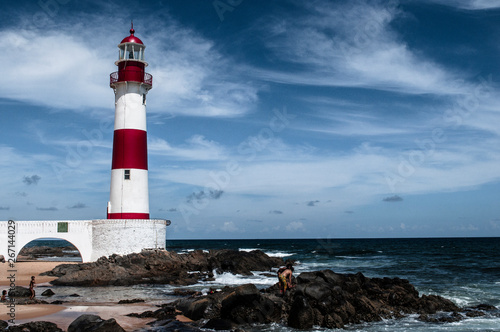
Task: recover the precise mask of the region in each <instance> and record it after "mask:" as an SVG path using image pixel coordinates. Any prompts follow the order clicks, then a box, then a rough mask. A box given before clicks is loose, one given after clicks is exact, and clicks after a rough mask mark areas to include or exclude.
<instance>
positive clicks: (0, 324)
mask: <svg viewBox="0 0 500 332" xmlns="http://www.w3.org/2000/svg"><path fill="white" fill-rule="evenodd" d="M8 326H9V323H7V322H6V321H3V320H0V331H4V330H5V329H6V328H7V327H8Z"/></svg>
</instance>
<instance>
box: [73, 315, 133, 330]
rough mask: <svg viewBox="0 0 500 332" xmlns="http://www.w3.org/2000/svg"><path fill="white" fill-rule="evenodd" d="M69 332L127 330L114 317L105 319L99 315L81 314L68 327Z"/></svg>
mask: <svg viewBox="0 0 500 332" xmlns="http://www.w3.org/2000/svg"><path fill="white" fill-rule="evenodd" d="M68 332H125V330H124V329H123V328H122V327H121V326H120V325H119V324H118V323H117V322H116V320H115V319H114V318H110V319H108V320H103V319H102V318H101V317H99V316H97V315H81V316H80V317H78V318H77V319H75V320H74V321H73V322H72V323H71V324H70V325H69V327H68Z"/></svg>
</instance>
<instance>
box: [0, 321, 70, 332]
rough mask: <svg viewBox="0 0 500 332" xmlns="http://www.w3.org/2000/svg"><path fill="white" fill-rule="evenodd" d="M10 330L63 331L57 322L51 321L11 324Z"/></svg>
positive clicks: (18, 331) (10, 331) (28, 331)
mask: <svg viewBox="0 0 500 332" xmlns="http://www.w3.org/2000/svg"><path fill="white" fill-rule="evenodd" d="M6 331H9V332H63V330H62V329H60V328H58V327H57V325H56V324H54V323H51V322H43V321H41V322H29V323H25V324H21V325H16V326H11V327H9V329H8V330H6Z"/></svg>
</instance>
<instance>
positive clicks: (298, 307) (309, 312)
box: [288, 295, 314, 329]
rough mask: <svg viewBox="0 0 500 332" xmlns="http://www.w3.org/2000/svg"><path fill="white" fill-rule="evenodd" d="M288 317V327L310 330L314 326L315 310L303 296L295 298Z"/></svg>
mask: <svg viewBox="0 0 500 332" xmlns="http://www.w3.org/2000/svg"><path fill="white" fill-rule="evenodd" d="M288 317H289V318H288V326H290V327H293V328H296V329H310V328H312V327H313V325H314V311H313V308H311V305H310V304H309V301H307V298H306V297H305V296H303V295H298V296H296V297H295V298H294V301H293V304H292V307H291V308H290V313H289V316H288Z"/></svg>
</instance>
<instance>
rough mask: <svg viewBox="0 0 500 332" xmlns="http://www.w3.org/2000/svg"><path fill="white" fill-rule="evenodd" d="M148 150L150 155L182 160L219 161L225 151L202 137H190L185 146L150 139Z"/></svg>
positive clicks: (160, 139) (154, 138) (159, 139)
mask: <svg viewBox="0 0 500 332" xmlns="http://www.w3.org/2000/svg"><path fill="white" fill-rule="evenodd" d="M148 150H149V151H150V153H151V154H156V155H164V156H169V157H174V158H179V159H182V160H220V159H224V156H225V154H226V151H225V150H224V148H223V147H222V146H221V145H220V144H218V143H217V142H214V141H211V140H208V139H206V138H205V137H204V136H202V135H194V136H192V137H190V138H189V139H188V140H187V141H186V143H185V144H182V145H179V146H172V145H171V144H169V143H168V142H167V141H166V140H164V139H162V138H158V137H150V138H149V141H148Z"/></svg>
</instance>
